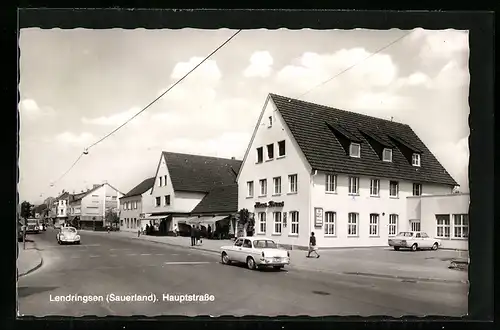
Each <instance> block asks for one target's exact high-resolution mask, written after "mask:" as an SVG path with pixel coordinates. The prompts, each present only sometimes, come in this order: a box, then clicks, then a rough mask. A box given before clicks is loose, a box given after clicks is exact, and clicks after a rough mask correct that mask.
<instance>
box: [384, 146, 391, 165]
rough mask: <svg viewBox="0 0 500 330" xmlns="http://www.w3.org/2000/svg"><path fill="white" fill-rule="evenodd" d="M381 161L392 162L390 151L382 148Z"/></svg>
mask: <svg viewBox="0 0 500 330" xmlns="http://www.w3.org/2000/svg"><path fill="white" fill-rule="evenodd" d="M382 160H383V161H384V162H392V149H389V148H384V151H383V152H382Z"/></svg>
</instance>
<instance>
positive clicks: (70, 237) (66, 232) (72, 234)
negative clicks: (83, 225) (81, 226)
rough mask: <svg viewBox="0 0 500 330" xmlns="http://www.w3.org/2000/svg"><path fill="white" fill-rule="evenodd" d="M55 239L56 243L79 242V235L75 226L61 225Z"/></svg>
mask: <svg viewBox="0 0 500 330" xmlns="http://www.w3.org/2000/svg"><path fill="white" fill-rule="evenodd" d="M56 239H57V244H80V235H78V232H77V230H76V229H75V227H61V230H60V231H59V232H58V233H57V235H56Z"/></svg>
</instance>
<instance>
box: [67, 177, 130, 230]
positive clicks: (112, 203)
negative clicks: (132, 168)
mask: <svg viewBox="0 0 500 330" xmlns="http://www.w3.org/2000/svg"><path fill="white" fill-rule="evenodd" d="M121 196H123V193H121V192H120V191H119V190H118V189H116V188H114V187H113V186H111V185H110V184H109V183H103V184H94V186H93V188H92V189H90V190H88V191H86V192H83V193H80V194H75V195H71V198H70V201H69V216H70V218H71V219H70V221H71V222H72V223H77V224H78V226H80V227H81V228H88V229H93V228H102V227H104V226H106V225H111V224H107V223H106V221H105V216H106V211H108V210H115V211H118V210H119V208H120V197H121Z"/></svg>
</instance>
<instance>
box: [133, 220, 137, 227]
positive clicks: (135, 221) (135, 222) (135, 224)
mask: <svg viewBox="0 0 500 330" xmlns="http://www.w3.org/2000/svg"><path fill="white" fill-rule="evenodd" d="M134 228H137V218H134Z"/></svg>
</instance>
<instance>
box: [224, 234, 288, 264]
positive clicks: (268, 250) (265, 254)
mask: <svg viewBox="0 0 500 330" xmlns="http://www.w3.org/2000/svg"><path fill="white" fill-rule="evenodd" d="M221 250H222V252H221V260H222V263H223V264H225V265H229V264H231V263H233V262H234V263H245V264H246V265H247V267H248V268H249V269H252V270H254V269H257V268H262V267H273V268H274V269H282V268H283V267H285V265H289V264H290V252H288V251H287V250H283V249H280V248H278V244H276V242H275V241H274V240H272V239H269V238H265V237H239V238H237V239H236V241H235V242H234V244H233V245H229V246H223V247H221Z"/></svg>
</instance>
